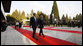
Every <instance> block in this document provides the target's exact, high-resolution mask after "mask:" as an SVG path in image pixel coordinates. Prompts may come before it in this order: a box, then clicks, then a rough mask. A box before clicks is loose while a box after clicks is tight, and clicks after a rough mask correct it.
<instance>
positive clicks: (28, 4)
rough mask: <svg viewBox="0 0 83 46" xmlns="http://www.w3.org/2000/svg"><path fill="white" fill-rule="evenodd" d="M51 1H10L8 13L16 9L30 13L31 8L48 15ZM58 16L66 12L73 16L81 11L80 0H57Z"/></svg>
mask: <svg viewBox="0 0 83 46" xmlns="http://www.w3.org/2000/svg"><path fill="white" fill-rule="evenodd" d="M52 5H53V1H12V4H11V9H10V14H11V13H12V12H13V11H15V9H17V10H18V11H19V10H20V11H21V12H22V11H25V14H27V13H28V14H30V13H31V10H32V9H33V10H34V12H35V13H37V11H42V12H43V13H45V14H47V15H50V13H51V10H52ZM57 5H58V10H59V16H60V18H61V17H62V15H63V14H65V15H66V14H68V16H71V17H74V16H76V14H77V13H82V1H57Z"/></svg>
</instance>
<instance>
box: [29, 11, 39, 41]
mask: <svg viewBox="0 0 83 46" xmlns="http://www.w3.org/2000/svg"><path fill="white" fill-rule="evenodd" d="M37 25H38V24H37V18H36V13H33V17H31V18H30V26H32V29H33V38H35V39H36V40H38V39H37V36H36V27H37Z"/></svg>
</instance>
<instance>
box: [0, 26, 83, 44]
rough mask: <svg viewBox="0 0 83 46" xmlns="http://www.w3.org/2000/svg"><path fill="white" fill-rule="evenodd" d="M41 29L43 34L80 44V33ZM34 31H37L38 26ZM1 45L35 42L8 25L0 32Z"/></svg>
mask: <svg viewBox="0 0 83 46" xmlns="http://www.w3.org/2000/svg"><path fill="white" fill-rule="evenodd" d="M22 28H23V29H26V30H30V31H32V28H29V27H22ZM63 28H64V27H63ZM53 29H62V27H55V28H53ZM72 29H73V28H72ZM76 29H77V28H76ZM67 30H69V28H67ZM73 30H74V29H73ZM43 31H44V34H45V35H48V36H51V37H54V38H58V39H62V40H66V41H69V42H72V43H76V44H79V45H82V34H76V33H69V32H61V31H52V30H46V29H43ZM77 31H82V28H79V29H78V30H77ZM36 32H37V33H39V29H38V28H37V31H36ZM1 45H37V44H36V43H35V42H33V41H32V40H30V39H29V38H27V37H25V36H24V35H22V34H21V33H19V32H18V31H16V30H15V29H13V28H12V27H10V26H8V27H7V29H6V31H5V32H1Z"/></svg>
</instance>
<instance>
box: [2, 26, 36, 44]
mask: <svg viewBox="0 0 83 46" xmlns="http://www.w3.org/2000/svg"><path fill="white" fill-rule="evenodd" d="M1 45H36V44H35V43H34V42H33V41H31V40H30V39H28V38H27V37H25V36H24V35H22V34H21V33H19V32H17V31H16V30H15V29H13V28H12V27H10V26H8V27H7V29H6V31H5V32H1Z"/></svg>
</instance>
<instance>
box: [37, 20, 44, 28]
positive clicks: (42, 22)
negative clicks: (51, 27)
mask: <svg viewBox="0 0 83 46" xmlns="http://www.w3.org/2000/svg"><path fill="white" fill-rule="evenodd" d="M38 25H39V28H43V27H44V20H41V19H38Z"/></svg>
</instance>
